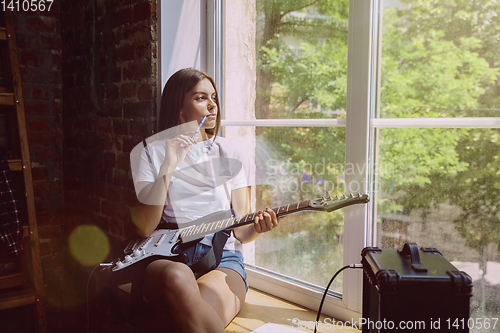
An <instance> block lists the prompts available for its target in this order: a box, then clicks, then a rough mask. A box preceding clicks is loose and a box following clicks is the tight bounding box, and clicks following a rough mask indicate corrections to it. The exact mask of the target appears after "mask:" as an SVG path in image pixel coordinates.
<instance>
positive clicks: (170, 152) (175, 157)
mask: <svg viewBox="0 0 500 333" xmlns="http://www.w3.org/2000/svg"><path fill="white" fill-rule="evenodd" d="M194 144H196V141H195V140H194V139H191V137H190V136H188V135H186V134H180V135H178V136H176V137H175V138H172V139H169V140H167V141H166V142H165V161H164V162H163V164H162V166H161V169H162V172H161V173H162V174H163V175H165V174H166V173H168V172H173V171H174V170H175V168H176V167H177V166H178V165H179V164H180V163H181V162H182V161H183V160H184V158H185V157H186V154H187V152H188V150H189V147H191V146H192V145H194Z"/></svg>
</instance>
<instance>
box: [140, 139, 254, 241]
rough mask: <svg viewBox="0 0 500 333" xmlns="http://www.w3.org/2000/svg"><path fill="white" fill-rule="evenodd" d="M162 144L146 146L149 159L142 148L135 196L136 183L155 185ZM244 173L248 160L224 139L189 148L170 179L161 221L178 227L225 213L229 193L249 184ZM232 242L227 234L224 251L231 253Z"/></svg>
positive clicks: (155, 142)
mask: <svg viewBox="0 0 500 333" xmlns="http://www.w3.org/2000/svg"><path fill="white" fill-rule="evenodd" d="M165 141H166V139H163V140H155V141H153V142H150V143H148V144H147V149H148V152H149V157H148V155H147V154H146V149H142V153H141V157H140V161H139V163H138V168H137V171H136V172H134V185H135V188H136V193H137V194H138V193H139V192H140V190H141V188H138V186H137V183H138V182H144V181H146V182H155V180H156V178H157V177H158V171H159V170H160V167H161V165H162V163H163V162H164V160H165ZM149 158H151V160H150V159H149ZM150 161H151V162H150ZM248 170H249V160H248V158H246V156H245V154H244V153H243V151H242V150H241V149H238V148H237V147H236V146H235V145H234V144H233V143H232V142H231V141H230V140H228V139H226V138H223V137H217V138H216V139H215V140H207V141H203V142H198V143H197V144H195V145H193V146H191V147H190V148H189V151H188V152H187V154H186V157H185V159H184V160H183V161H182V162H181V163H180V164H179V166H178V167H177V168H176V170H175V172H174V174H173V176H172V178H171V180H170V183H169V187H168V192H167V199H166V202H165V207H164V210H163V216H162V222H163V223H164V222H167V223H169V224H170V223H172V224H173V226H175V224H177V227H178V228H182V226H183V224H186V223H189V222H191V221H194V220H197V219H199V218H202V217H204V216H206V215H209V214H211V213H214V212H219V211H220V212H226V211H228V210H229V209H230V208H231V206H230V205H231V202H230V196H231V191H232V190H235V189H238V188H242V187H246V186H248V185H249V184H250V182H249V179H248V178H247V177H248V174H249V171H248ZM212 237H213V234H211V235H207V236H205V237H204V238H203V240H202V241H201V243H203V244H206V245H211V244H212ZM235 241H236V239H235V238H234V235H233V234H232V233H231V237H230V238H229V239H228V240H227V242H226V246H225V247H224V249H227V250H235ZM237 249H240V248H239V247H238V248H237Z"/></svg>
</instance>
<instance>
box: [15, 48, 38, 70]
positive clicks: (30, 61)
mask: <svg viewBox="0 0 500 333" xmlns="http://www.w3.org/2000/svg"><path fill="white" fill-rule="evenodd" d="M19 61H20V63H22V64H23V65H32V66H40V65H41V64H42V63H43V58H41V57H40V56H39V55H38V54H37V53H35V52H31V51H27V50H24V49H20V50H19Z"/></svg>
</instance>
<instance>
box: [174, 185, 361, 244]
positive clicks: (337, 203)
mask: <svg viewBox="0 0 500 333" xmlns="http://www.w3.org/2000/svg"><path fill="white" fill-rule="evenodd" d="M368 201H370V198H369V197H368V195H367V194H360V193H358V194H356V195H353V194H351V195H349V196H345V195H343V196H342V197H339V196H336V197H335V198H332V197H331V196H328V198H325V197H322V198H320V199H316V200H305V201H300V202H296V203H293V204H288V205H284V206H279V207H275V208H271V210H272V211H274V212H275V213H276V215H277V216H278V217H279V216H284V215H288V214H292V213H296V212H299V211H301V210H318V211H326V212H331V211H333V210H336V209H340V208H343V207H346V206H350V205H354V204H358V203H367V202H368ZM258 214H259V213H252V214H247V215H244V216H241V217H230V218H227V219H225V220H219V221H215V222H207V223H200V224H198V225H192V226H190V227H186V228H185V229H182V231H181V233H180V238H181V240H182V241H183V242H190V241H192V240H197V239H200V238H201V237H203V236H206V235H208V234H212V233H215V232H218V231H221V230H226V229H233V228H236V227H240V226H242V225H245V224H250V223H253V222H254V221H255V217H256V216H257V215H258Z"/></svg>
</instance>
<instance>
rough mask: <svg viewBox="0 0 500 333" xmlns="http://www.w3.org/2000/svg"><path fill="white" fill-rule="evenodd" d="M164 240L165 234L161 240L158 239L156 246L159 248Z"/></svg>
mask: <svg viewBox="0 0 500 333" xmlns="http://www.w3.org/2000/svg"><path fill="white" fill-rule="evenodd" d="M164 239H165V234H163V235H161V236H160V238H158V240H157V241H156V243H155V245H154V246H155V247H158V246H159V245H160V244H161V243H162V242H163V240H164Z"/></svg>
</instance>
